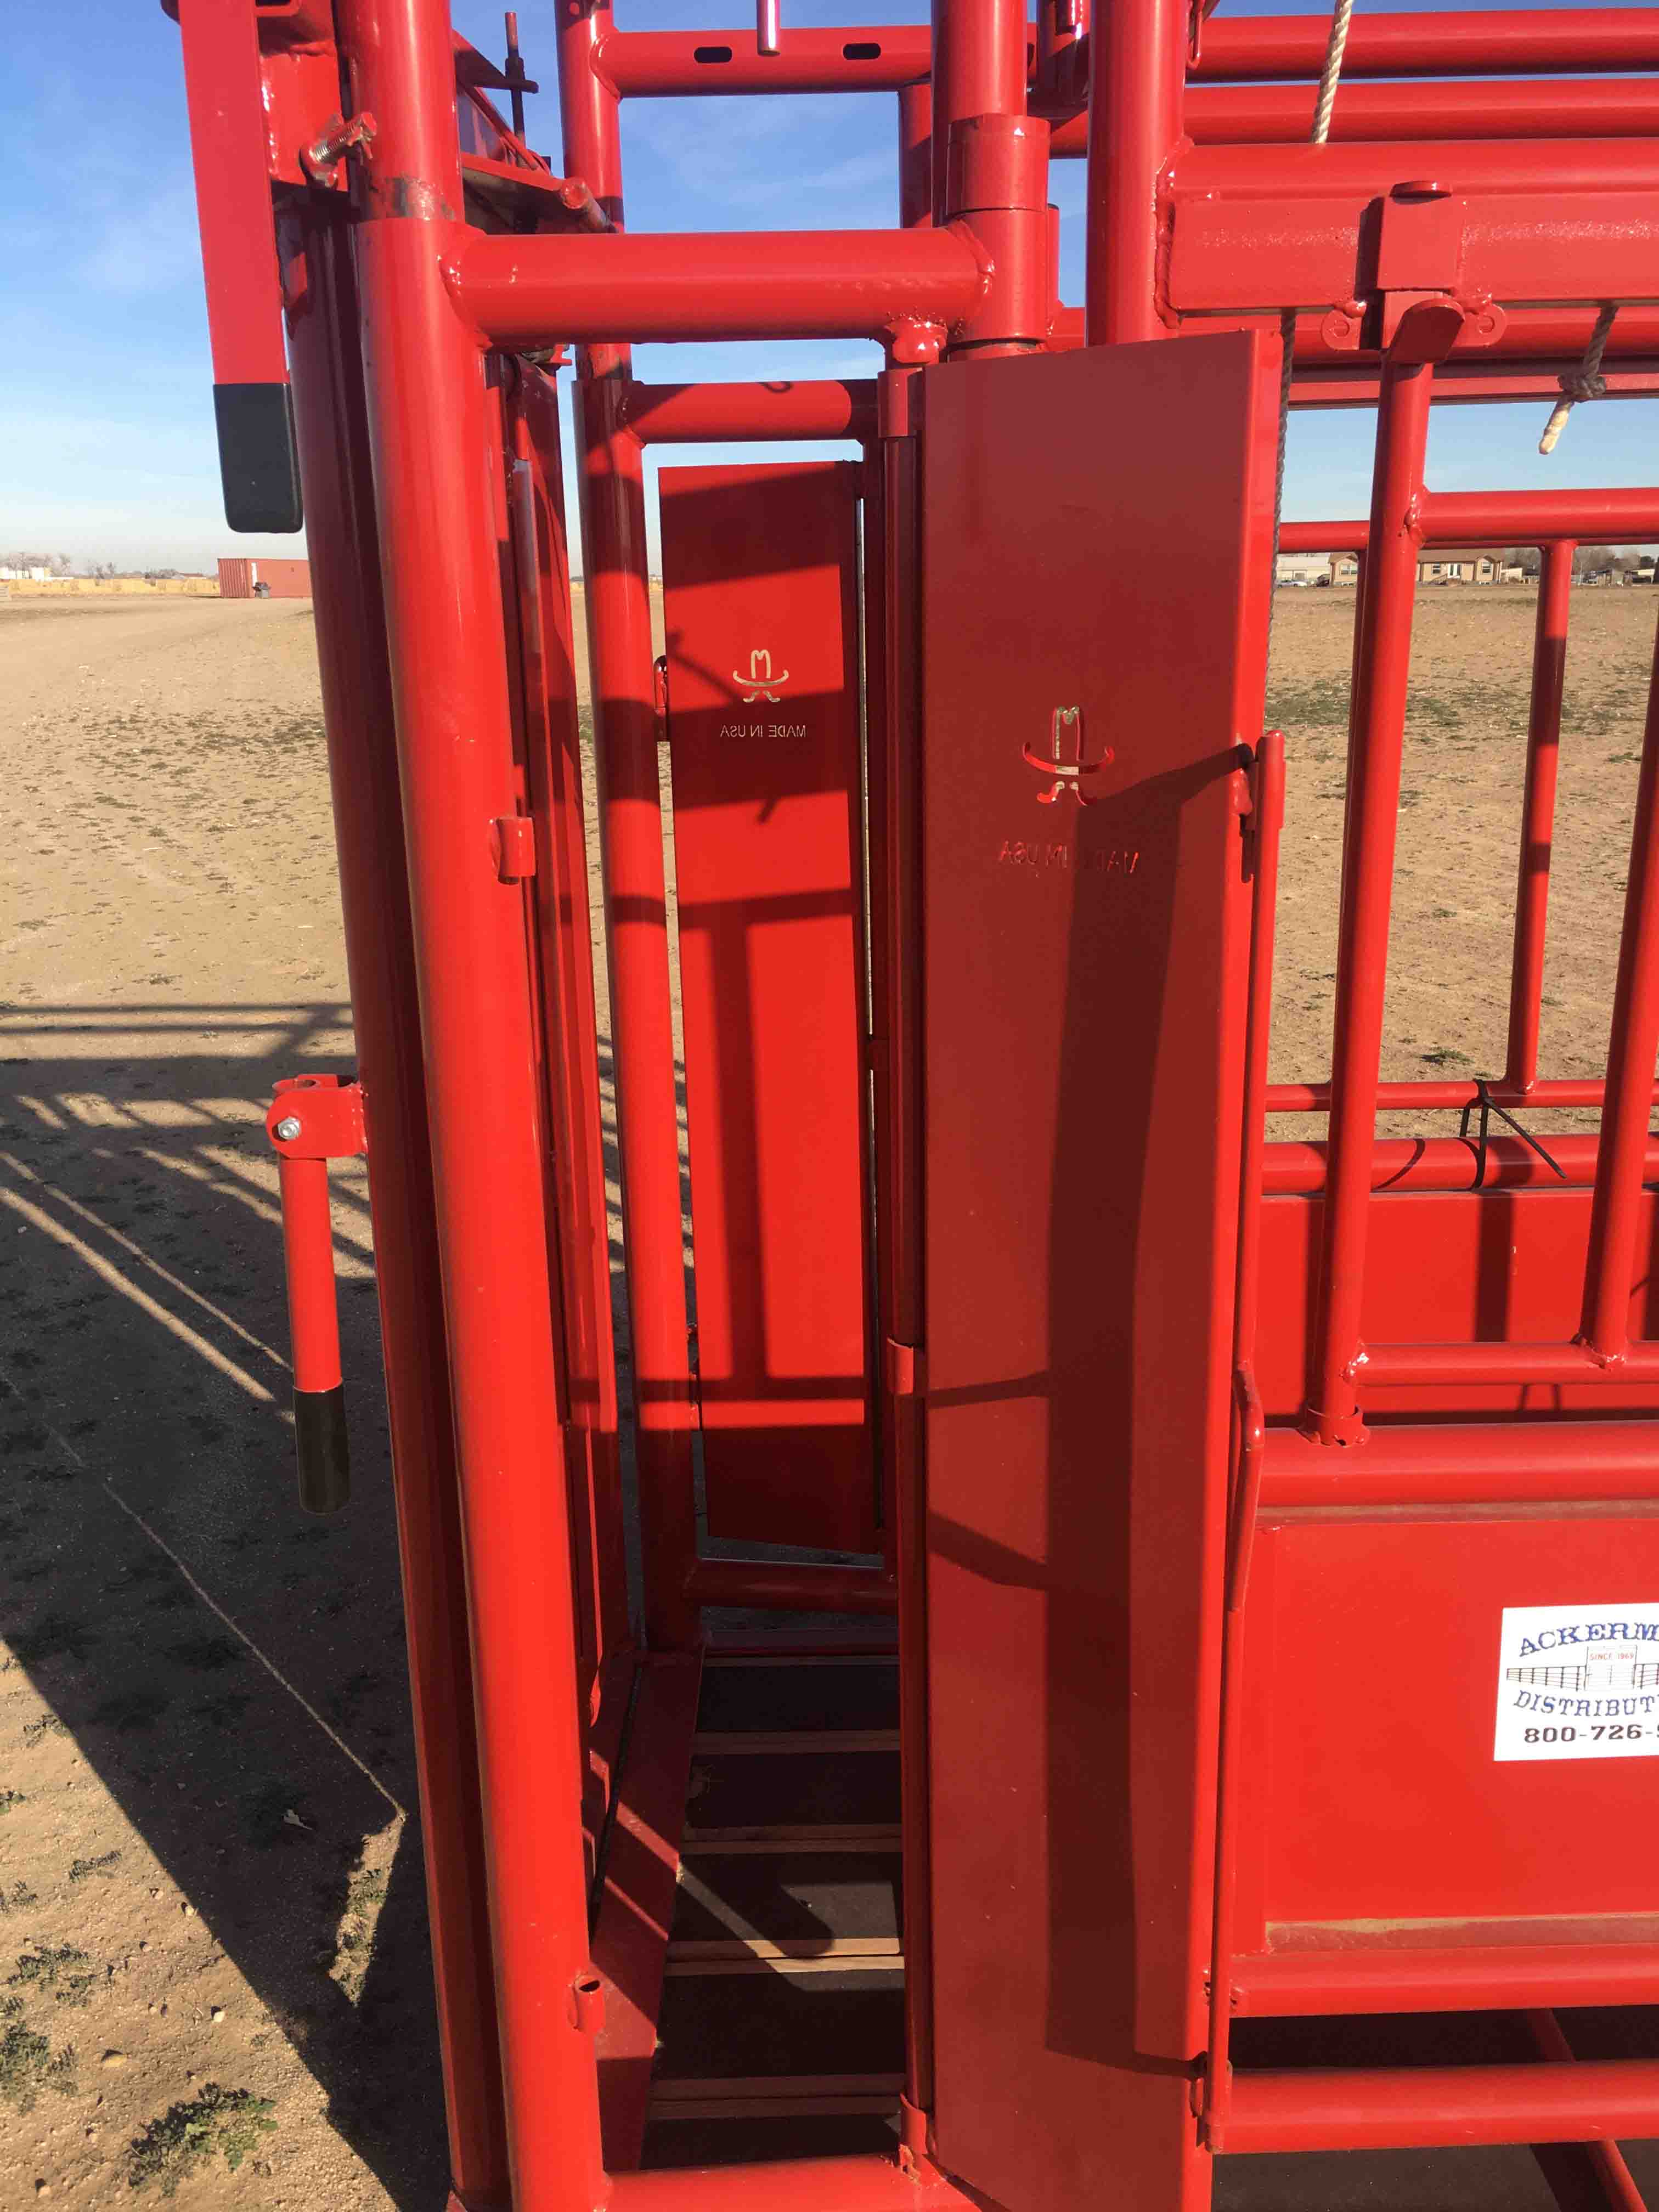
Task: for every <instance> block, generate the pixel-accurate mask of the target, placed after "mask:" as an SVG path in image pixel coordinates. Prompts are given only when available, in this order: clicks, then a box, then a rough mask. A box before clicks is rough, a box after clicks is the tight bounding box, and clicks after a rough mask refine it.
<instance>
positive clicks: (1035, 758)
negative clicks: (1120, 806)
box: [1019, 707, 1112, 806]
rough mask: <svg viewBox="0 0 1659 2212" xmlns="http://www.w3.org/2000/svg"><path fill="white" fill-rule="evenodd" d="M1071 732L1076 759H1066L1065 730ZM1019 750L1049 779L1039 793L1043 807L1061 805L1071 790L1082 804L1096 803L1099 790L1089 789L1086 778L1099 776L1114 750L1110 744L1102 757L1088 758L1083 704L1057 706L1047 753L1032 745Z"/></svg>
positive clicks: (1050, 723)
mask: <svg viewBox="0 0 1659 2212" xmlns="http://www.w3.org/2000/svg"><path fill="white" fill-rule="evenodd" d="M1066 732H1070V733H1071V751H1072V758H1071V759H1070V760H1069V761H1068V760H1067V759H1066V734H1065V733H1066ZM1019 750H1020V757H1021V758H1022V759H1023V760H1024V761H1025V762H1026V763H1027V764H1028V765H1029V766H1030V767H1031V768H1034V769H1036V771H1037V773H1038V775H1045V776H1047V777H1048V789H1047V791H1040V792H1038V793H1037V795H1036V796H1037V805H1039V806H1054V805H1058V804H1059V802H1060V799H1063V798H1064V797H1065V796H1066V794H1067V793H1070V794H1071V796H1072V797H1073V799H1076V801H1077V803H1078V805H1079V806H1092V805H1094V803H1095V799H1096V798H1097V796H1098V793H1094V792H1088V791H1085V789H1084V788H1083V779H1084V777H1085V776H1086V775H1099V774H1100V771H1101V770H1102V769H1103V768H1104V767H1105V766H1106V765H1107V763H1109V761H1110V759H1111V757H1112V749H1111V747H1110V746H1109V745H1107V746H1106V747H1105V748H1104V749H1103V751H1102V753H1101V756H1100V758H1099V759H1098V760H1093V761H1085V759H1084V757H1083V750H1084V736H1083V709H1082V708H1081V707H1056V708H1054V714H1052V716H1051V717H1050V719H1049V723H1048V751H1047V752H1046V753H1040V752H1038V751H1037V750H1036V748H1035V747H1034V746H1032V745H1030V744H1023V745H1022V746H1021V747H1020V749H1019Z"/></svg>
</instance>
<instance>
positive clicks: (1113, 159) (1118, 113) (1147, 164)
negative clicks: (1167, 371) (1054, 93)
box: [1085, 0, 1188, 345]
mask: <svg viewBox="0 0 1659 2212" xmlns="http://www.w3.org/2000/svg"><path fill="white" fill-rule="evenodd" d="M1187 40H1188V9H1187V7H1186V6H1185V5H1184V4H1183V0H1101V4H1100V5H1099V6H1098V7H1097V9H1095V10H1094V13H1093V17H1092V21H1091V26H1090V31H1089V50H1090V53H1089V59H1090V92H1089V214H1088V223H1089V232H1088V276H1087V295H1088V304H1087V307H1086V309H1085V330H1086V331H1087V336H1088V343H1090V344H1091V345H1121V344H1122V343H1126V342H1127V341H1128V340H1131V339H1134V338H1156V337H1163V336H1164V325H1163V323H1162V322H1161V321H1160V320H1159V318H1158V179H1159V178H1160V177H1161V175H1162V174H1163V172H1164V165H1165V163H1166V162H1167V161H1169V159H1170V155H1171V154H1172V153H1173V152H1174V151H1175V149H1176V144H1177V143H1178V142H1179V140H1180V137H1181V131H1182V120H1181V102H1182V91H1183V88H1184V87H1185V83H1186V64H1187Z"/></svg>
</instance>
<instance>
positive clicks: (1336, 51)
mask: <svg viewBox="0 0 1659 2212" xmlns="http://www.w3.org/2000/svg"><path fill="white" fill-rule="evenodd" d="M1352 15H1353V0H1336V13H1335V14H1334V15H1333V16H1332V17H1331V35H1330V38H1329V40H1328V43H1327V45H1326V47H1325V66H1324V68H1323V70H1322V71H1321V72H1320V78H1319V97H1318V99H1317V100H1316V101H1315V102H1314V125H1313V143H1314V144H1315V145H1316V146H1322V145H1323V144H1324V143H1325V141H1326V140H1327V139H1328V137H1330V135H1331V110H1332V108H1334V106H1335V105H1336V87H1337V80H1338V79H1339V78H1340V76H1341V75H1342V57H1343V54H1344V53H1345V52H1346V50H1347V45H1348V24H1349V22H1350V21H1351V20H1352Z"/></svg>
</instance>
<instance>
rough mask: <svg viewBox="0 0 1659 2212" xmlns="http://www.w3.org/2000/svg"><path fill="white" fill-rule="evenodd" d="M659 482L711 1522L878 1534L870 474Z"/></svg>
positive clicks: (707, 473)
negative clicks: (868, 1008) (869, 909)
mask: <svg viewBox="0 0 1659 2212" xmlns="http://www.w3.org/2000/svg"><path fill="white" fill-rule="evenodd" d="M659 481H660V487H661V498H662V562H663V618H664V624H665V635H666V639H667V647H668V652H667V661H668V732H669V763H670V767H671V772H672V778H673V790H674V862H675V872H676V878H677V883H678V901H679V942H680V974H681V990H682V994H683V1007H682V1021H683V1024H684V1039H685V1089H686V1119H687V1126H688V1128H689V1131H690V1147H691V1155H690V1157H691V1235H692V1247H693V1253H694V1258H695V1267H696V1313H697V1392H698V1401H699V1405H700V1407H701V1415H702V1440H703V1442H702V1449H703V1479H704V1484H705V1488H706V1493H707V1503H708V1528H709V1533H710V1534H712V1535H716V1536H742V1537H747V1538H750V1540H761V1541H767V1542H769V1543H781V1544H799V1545H811V1546H817V1547H832V1548H835V1549H839V1550H844V1551H873V1550H874V1549H875V1548H876V1545H877V1538H876V1512H875V1465H874V1451H873V1443H872V1424H871V1381H870V1344H871V1330H870V1313H869V1275H870V1252H869V1225H868V1223H869V1206H868V1200H867V1192H868V1187H869V1169H868V1156H867V1140H866V1112H867V1108H866V1077H865V1052H864V1044H863V1038H864V1033H865V1028H866V1018H865V1009H864V957H863V944H864V917H863V897H862V887H863V854H862V836H861V831H860V819H859V817H860V709H859V645H858V622H859V615H858V607H857V600H856V582H857V574H856V562H857V544H856V535H855V532H856V523H857V510H856V497H857V480H856V477H855V475H854V471H852V470H851V469H849V468H848V467H846V466H845V465H840V464H837V463H834V462H829V463H817V464H806V465H802V464H799V463H794V464H781V465H775V466H761V467H748V468H739V469H728V468H718V469H665V470H664V471H662V475H661V477H660V480H659Z"/></svg>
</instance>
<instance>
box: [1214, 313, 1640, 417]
mask: <svg viewBox="0 0 1659 2212" xmlns="http://www.w3.org/2000/svg"><path fill="white" fill-rule="evenodd" d="M1203 327H1204V325H1202V324H1201V323H1195V322H1189V323H1188V324H1187V325H1185V328H1186V330H1187V331H1200V330H1202V329H1203ZM1346 358H1347V360H1348V362H1350V363H1351V364H1353V365H1352V366H1351V367H1348V368H1340V367H1338V366H1337V365H1336V357H1335V356H1332V355H1326V356H1324V357H1323V359H1322V361H1321V362H1319V363H1318V365H1317V366H1315V367H1310V368H1298V369H1297V373H1296V382H1295V383H1294V385H1293V386H1291V406H1292V407H1295V408H1297V409H1301V408H1304V407H1329V408H1334V407H1375V406H1376V368H1375V367H1371V368H1367V367H1366V365H1365V363H1364V359H1363V357H1361V356H1355V355H1353V354H1349V355H1348V356H1347V357H1346ZM1582 363H1583V356H1582V355H1581V354H1573V355H1571V356H1549V355H1547V354H1546V355H1542V356H1534V357H1532V358H1530V359H1528V362H1527V363H1526V365H1525V367H1522V366H1521V365H1520V364H1519V363H1518V362H1507V363H1506V362H1502V361H1499V362H1496V363H1495V364H1494V365H1493V366H1492V367H1491V368H1487V367H1486V366H1484V365H1483V364H1482V363H1481V362H1480V360H1479V358H1478V356H1472V357H1467V358H1466V357H1464V356H1454V357H1453V358H1452V360H1451V361H1450V362H1446V363H1444V364H1443V366H1442V367H1441V368H1440V369H1439V371H1438V372H1437V374H1436V377H1435V380H1434V404H1435V406H1436V407H1437V408H1443V407H1478V406H1490V405H1492V404H1493V403H1494V402H1501V403H1503V404H1505V405H1508V404H1513V403H1514V402H1515V401H1516V400H1522V401H1526V402H1528V403H1533V404H1535V403H1537V402H1540V401H1541V402H1542V403H1543V404H1544V405H1545V406H1546V407H1547V408H1548V407H1553V405H1554V404H1555V403H1556V401H1557V400H1558V399H1559V398H1560V397H1561V379H1562V378H1563V377H1564V376H1570V375H1576V374H1577V372H1578V370H1579V368H1580V367H1581V366H1582ZM1602 374H1603V377H1604V380H1605V381H1606V384H1607V391H1606V392H1605V394H1604V395H1603V396H1604V397H1605V398H1608V399H1653V398H1659V365H1655V366H1651V367H1648V368H1636V367H1631V366H1626V367H1624V368H1619V369H1614V368H1612V367H1610V366H1608V367H1605V368H1603V371H1602Z"/></svg>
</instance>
